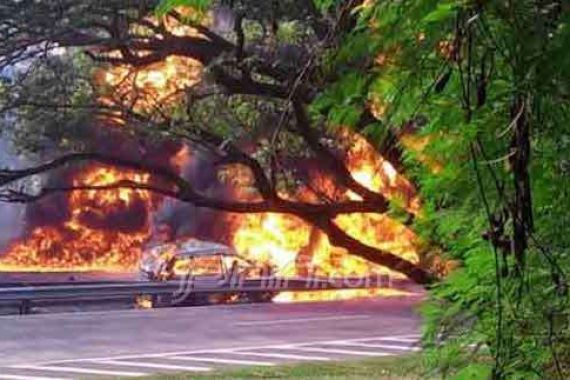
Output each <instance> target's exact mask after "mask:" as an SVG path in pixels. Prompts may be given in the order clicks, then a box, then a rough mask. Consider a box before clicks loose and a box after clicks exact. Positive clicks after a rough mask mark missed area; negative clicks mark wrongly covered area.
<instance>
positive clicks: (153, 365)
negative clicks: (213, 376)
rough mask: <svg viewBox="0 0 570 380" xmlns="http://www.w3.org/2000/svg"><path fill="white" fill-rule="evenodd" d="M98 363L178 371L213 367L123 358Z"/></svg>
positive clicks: (200, 370) (203, 370) (205, 369)
mask: <svg viewBox="0 0 570 380" xmlns="http://www.w3.org/2000/svg"><path fill="white" fill-rule="evenodd" d="M98 363H101V364H110V365H119V366H130V367H142V368H155V369H174V370H178V371H198V372H207V371H211V370H212V369H211V368H209V367H189V366H181V365H170V364H158V363H137V362H126V361H121V360H104V361H100V362H98Z"/></svg>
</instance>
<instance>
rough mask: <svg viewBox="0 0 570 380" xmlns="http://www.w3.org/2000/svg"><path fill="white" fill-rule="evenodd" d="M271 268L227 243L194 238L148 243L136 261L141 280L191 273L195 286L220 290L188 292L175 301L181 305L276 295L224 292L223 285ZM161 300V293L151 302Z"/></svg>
mask: <svg viewBox="0 0 570 380" xmlns="http://www.w3.org/2000/svg"><path fill="white" fill-rule="evenodd" d="M273 271H274V268H272V267H269V266H259V265H257V264H256V263H255V262H253V261H251V260H248V259H247V258H244V257H242V256H240V255H238V254H237V252H235V250H233V249H232V248H231V247H228V246H226V245H223V244H220V243H214V242H209V241H202V240H196V239H187V240H182V241H178V242H172V243H163V244H156V245H153V246H150V247H148V248H147V249H145V250H143V253H142V257H141V264H140V274H141V277H142V279H143V280H147V281H175V280H178V281H183V280H184V279H188V278H189V277H191V278H192V281H193V283H194V284H197V285H198V286H199V285H200V283H202V284H209V285H210V286H217V287H220V293H213V294H209V295H205V294H198V293H193V292H189V293H188V294H186V295H185V299H184V300H182V301H181V300H178V301H177V304H181V305H204V304H210V303H221V302H230V301H238V302H240V301H242V302H270V301H271V299H272V298H273V297H274V296H275V295H276V293H275V292H270V291H266V292H241V291H236V292H228V291H227V285H228V284H232V283H233V284H237V283H238V280H240V279H241V280H247V279H259V278H262V277H269V276H271V275H272V274H273ZM224 285H226V286H225V289H223V288H224ZM222 290H223V291H222ZM164 303H165V300H164V297H163V298H162V299H156V298H154V299H153V306H154V305H158V304H164ZM166 303H169V301H166Z"/></svg>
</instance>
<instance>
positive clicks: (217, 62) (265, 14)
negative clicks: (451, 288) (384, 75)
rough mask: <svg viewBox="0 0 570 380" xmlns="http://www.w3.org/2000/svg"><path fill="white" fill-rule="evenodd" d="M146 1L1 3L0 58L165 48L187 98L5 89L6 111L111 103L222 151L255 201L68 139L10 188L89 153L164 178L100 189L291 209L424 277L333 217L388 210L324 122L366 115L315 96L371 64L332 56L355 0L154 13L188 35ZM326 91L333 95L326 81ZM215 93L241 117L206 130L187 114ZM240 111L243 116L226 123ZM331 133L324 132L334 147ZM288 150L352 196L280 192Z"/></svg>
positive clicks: (140, 54)
mask: <svg viewBox="0 0 570 380" xmlns="http://www.w3.org/2000/svg"><path fill="white" fill-rule="evenodd" d="M176 5H190V6H194V8H193V9H194V12H192V13H191V14H183V13H181V12H180V11H179V9H177V8H174V6H176ZM307 5H308V6H307ZM156 6H157V4H156V3H155V2H149V1H112V2H108V3H105V4H101V3H100V2H98V1H87V0H85V1H81V2H75V1H64V2H63V3H62V2H58V3H52V2H44V3H41V4H36V3H35V2H33V1H13V2H12V1H9V2H5V3H4V4H2V5H0V17H1V20H2V26H1V29H2V30H3V31H4V32H5V33H6V35H7V36H8V38H6V39H4V40H3V42H2V43H1V45H0V56H1V58H0V64H1V65H2V66H3V67H11V66H13V65H16V64H29V62H30V60H32V59H38V58H40V59H42V58H43V60H44V62H50V61H53V56H50V55H49V54H46V52H47V51H50V50H52V49H61V48H68V49H78V48H79V49H81V51H82V52H84V53H85V54H87V55H88V56H89V57H90V58H91V60H92V61H93V62H94V63H96V64H99V65H112V66H126V67H129V68H133V69H136V68H142V67H148V66H149V65H152V64H155V63H157V62H161V61H163V60H164V59H165V58H166V57H169V56H173V55H176V56H183V57H188V58H191V59H192V60H194V61H197V62H199V63H200V65H202V66H203V67H204V71H205V73H204V78H205V80H203V81H202V82H201V83H200V85H199V86H194V87H193V88H192V93H191V94H189V96H187V101H186V102H185V103H184V104H182V105H179V106H177V107H175V108H176V109H174V110H169V112H163V109H161V107H160V104H158V103H159V102H157V104H153V106H152V107H142V108H141V109H137V107H133V104H132V103H130V104H129V105H128V106H126V107H125V104H123V103H121V102H118V103H113V104H112V105H105V106H104V107H101V106H100V105H96V104H95V103H94V102H93V98H94V95H93V94H90V93H89V91H87V95H86V96H83V97H79V99H77V98H73V99H70V100H69V101H67V102H62V101H56V102H53V101H52V102H50V101H42V102H37V100H35V99H34V96H36V95H35V93H34V92H33V91H32V92H30V91H28V92H27V93H26V94H28V96H21V95H18V96H12V97H10V96H8V101H6V106H5V107H4V108H5V109H10V110H11V111H12V112H14V110H16V109H19V110H28V112H30V111H29V110H31V109H41V110H42V112H46V110H52V111H53V112H55V113H56V114H59V111H61V110H62V109H72V110H74V111H73V112H70V115H77V113H76V112H77V110H85V109H89V110H90V111H96V112H106V113H110V112H111V113H112V112H120V114H121V116H122V117H123V118H125V120H127V121H128V122H129V125H130V127H131V128H132V129H133V130H134V131H135V132H136V133H139V134H142V135H145V136H150V135H152V136H154V137H156V136H157V135H160V136H164V135H166V136H167V137H168V138H176V139H184V140H186V141H191V142H192V143H193V144H198V145H200V146H202V147H203V148H206V149H208V150H209V151H210V152H212V153H214V154H216V155H218V156H221V157H220V158H221V159H222V161H223V163H224V164H226V165H227V164H240V165H244V166H246V167H248V168H249V170H250V171H251V173H252V175H253V177H254V185H255V188H256V190H257V193H258V197H257V198H256V199H255V200H254V201H250V202H243V201H226V200H222V199H216V198H211V197H209V196H207V195H204V194H201V193H200V192H199V191H197V190H196V189H195V188H194V187H193V186H192V184H191V183H189V182H188V181H186V180H184V179H183V178H182V177H181V176H179V175H177V174H175V173H174V172H173V171H171V170H169V168H166V167H164V166H160V165H154V164H152V163H151V162H148V161H142V162H141V161H140V160H138V159H137V158H138V157H131V158H125V157H116V156H113V155H111V154H108V153H103V152H95V153H91V152H88V151H87V152H86V149H85V146H82V145H81V144H72V147H73V148H75V149H72V151H71V152H69V148H68V153H67V154H63V155H61V156H60V157H58V158H56V159H54V160H51V161H49V162H46V163H44V164H42V165H38V166H37V167H33V168H29V169H25V170H4V171H2V172H1V173H0V178H1V181H0V183H1V184H2V185H4V186H7V185H12V184H14V183H17V182H18V181H20V180H22V179H25V178H28V177H30V176H33V175H36V174H40V173H43V172H46V171H50V170H54V169H56V168H58V167H62V166H66V165H70V164H75V163H79V162H85V161H96V162H100V163H104V164H107V165H113V166H119V167H123V168H129V169H133V170H137V171H142V172H146V173H150V174H152V175H153V176H154V177H156V178H159V179H160V180H161V186H158V185H153V186H150V185H147V184H140V183H133V182H127V181H121V182H120V183H116V184H113V185H111V186H110V187H128V188H143V189H147V190H149V191H154V192H157V193H160V194H163V195H166V196H170V197H174V198H177V199H179V200H182V201H184V202H190V203H193V204H194V205H196V206H198V207H208V208H213V209H218V210H223V211H229V212H237V213H251V212H278V213H287V214H292V215H295V216H298V217H299V218H301V219H303V220H305V221H306V222H308V223H309V224H311V225H313V226H315V227H317V228H319V229H321V230H322V231H323V232H324V233H325V234H327V235H328V237H329V239H330V241H331V243H332V244H333V245H336V246H340V247H343V248H346V249H347V250H348V251H350V252H351V253H352V254H355V255H358V256H361V257H363V258H365V259H367V260H369V261H372V262H375V263H379V264H381V265H384V266H386V267H388V268H391V269H394V270H396V271H399V272H402V273H404V274H405V275H407V276H408V277H410V278H411V279H413V280H415V281H417V282H418V283H422V284H427V283H430V282H432V281H433V280H434V279H435V276H434V274H432V273H430V272H429V271H428V270H427V269H425V268H422V267H420V266H417V265H414V264H412V263H411V262H408V261H406V260H404V259H402V258H400V257H398V256H397V255H395V254H393V253H391V252H388V251H385V250H381V249H378V248H375V247H371V246H368V245H366V244H364V243H362V242H360V241H358V240H357V239H355V238H354V237H352V236H350V235H349V234H348V233H346V232H345V231H343V230H342V229H341V228H340V227H339V226H338V225H337V224H336V223H335V221H334V219H335V218H336V217H337V216H339V215H345V214H350V213H377V214H382V213H386V212H388V211H389V204H390V202H389V200H388V198H387V195H386V194H381V193H378V192H375V191H372V190H370V189H369V188H367V187H366V186H364V185H362V184H361V183H359V182H358V181H356V180H355V179H354V178H353V176H352V175H351V173H350V172H349V170H348V169H347V167H346V165H345V162H344V160H343V158H342V154H343V149H344V148H345V146H344V145H346V144H350V141H349V140H347V139H346V138H344V141H341V140H343V137H342V136H343V135H342V134H341V133H339V130H338V129H335V128H334V125H341V124H342V125H348V126H353V127H354V128H356V129H358V130H361V131H362V130H364V129H365V128H366V127H367V126H369V125H370V124H373V123H375V122H376V119H375V118H374V117H373V116H372V113H371V111H370V110H369V109H367V108H366V107H364V105H360V106H358V107H357V106H356V105H355V104H346V112H345V111H342V112H340V114H342V115H341V117H340V118H339V119H338V120H330V119H328V118H327V114H328V113H329V112H333V111H335V110H336V111H339V110H340V109H339V107H338V106H337V105H334V104H333V105H332V108H331V106H330V105H329V104H327V103H330V101H327V100H326V97H322V99H321V100H320V101H317V102H315V99H317V97H318V95H319V94H320V93H322V92H323V91H324V90H325V89H326V88H327V87H328V86H329V85H330V84H331V83H334V82H335V81H336V80H337V79H338V78H339V75H341V74H342V71H343V70H346V69H354V68H355V67H351V65H357V66H358V68H359V69H369V68H371V67H372V65H373V64H374V62H373V60H371V59H369V58H368V59H357V60H354V59H353V60H351V62H346V63H343V62H342V57H340V58H339V57H337V56H336V54H337V53H338V51H339V49H338V48H339V46H340V43H341V41H343V40H344V39H345V37H346V36H347V35H349V33H351V32H352V31H353V30H354V28H355V27H356V26H357V18H358V16H357V14H356V13H355V12H356V11H357V10H358V7H360V6H362V2H361V1H348V2H341V3H339V4H338V5H333V4H330V6H328V5H326V4H321V6H322V7H321V8H320V9H319V8H318V7H317V6H315V5H313V3H311V2H309V3H307V2H305V1H285V2H263V3H259V2H252V1H232V2H224V1H220V2H212V3H210V2H204V1H179V2H164V3H163V4H162V6H161V7H160V8H159V12H163V13H164V14H166V13H168V15H169V16H168V17H171V18H172V19H174V20H176V22H179V23H181V24H186V25H189V26H190V27H192V28H193V29H194V30H195V33H190V34H184V35H179V34H177V33H173V32H172V31H169V30H168V28H166V27H165V26H164V24H161V23H155V22H152V21H149V18H148V16H149V15H152V14H153V13H152V12H154V9H155V7H156ZM206 6H208V7H210V8H211V9H213V13H212V14H213V16H212V17H213V22H212V23H211V26H210V27H206V26H204V24H203V23H201V22H200V18H201V17H204V14H203V13H201V10H202V9H205V8H204V7H206ZM47 20H49V21H47ZM354 79H356V82H355V83H354V84H353V86H352V87H351V89H350V90H348V92H346V93H345V94H341V96H346V97H348V98H351V97H353V98H354V100H356V99H359V100H360V99H362V97H363V96H365V92H366V91H367V90H368V88H367V86H368V85H367V84H366V83H364V82H362V78H354ZM21 83H22V82H18V84H21ZM74 83H76V82H74ZM9 93H10V91H9ZM14 93H16V92H14ZM72 93H74V94H76V93H77V91H72ZM18 94H21V92H19V93H18ZM30 95H31V96H30ZM327 95H331V96H333V97H334V96H335V94H334V91H330V92H327ZM220 102H222V103H224V102H225V104H227V102H234V104H236V102H237V103H239V104H240V107H239V110H243V109H245V110H246V114H247V116H248V117H246V118H245V120H244V118H241V119H237V118H232V120H231V121H230V122H228V121H227V120H223V118H221V117H211V116H210V117H211V119H212V120H211V122H210V125H208V126H206V127H204V125H201V124H200V123H197V122H195V120H192V118H191V117H189V116H191V115H194V114H196V113H197V112H200V111H202V113H201V115H216V113H215V107H216V106H218V105H219V104H220ZM313 103H314V104H313ZM352 103H355V102H354V101H353V102H352ZM149 108H152V110H151V109H149ZM341 108H342V107H341ZM181 110H182V111H181ZM239 110H238V111H239ZM247 110H249V111H247ZM234 113H235V112H234ZM44 115H45V114H44ZM232 116H235V115H232ZM236 119H237V120H238V121H239V123H235V121H236ZM268 120H273V121H274V122H275V123H273V124H272V128H270V129H267V121H268ZM263 121H265V123H266V130H265V131H264V134H265V136H271V138H269V139H267V138H265V139H261V140H259V141H258V143H259V145H260V149H258V151H257V152H254V153H255V154H253V153H252V152H247V151H246V150H244V148H243V147H242V146H240V144H239V143H238V142H237V140H238V139H239V138H241V137H243V136H244V135H246V134H247V133H250V134H251V132H252V130H253V129H254V127H256V126H257V127H258V126H259V125H262V124H263ZM333 122H334V124H333ZM149 125H152V127H149ZM236 125H237V126H236ZM331 125H332V126H333V127H331ZM386 136H389V137H390V138H386V139H384V142H385V143H386V144H379V146H380V148H379V150H380V151H385V152H386V153H387V154H386V156H387V157H391V158H392V159H393V160H394V162H396V160H397V159H398V158H399V156H398V151H399V150H398V149H396V148H395V146H394V143H395V141H396V140H397V139H396V137H395V134H394V133H391V132H388V133H387V134H386ZM327 141H329V142H332V146H331V144H330V143H327ZM335 145H336V146H335ZM285 151H286V152H287V155H288V156H289V159H290V160H291V161H294V160H295V158H296V157H300V156H307V155H309V156H310V157H313V158H315V159H316V161H318V162H319V164H320V165H321V169H322V170H324V171H326V172H328V173H329V174H330V175H332V176H333V177H334V178H335V180H336V182H337V184H338V188H339V189H345V191H342V192H343V193H344V192H346V191H351V192H353V193H354V194H356V195H357V196H358V199H347V198H340V199H321V200H320V201H317V202H314V201H302V200H291V198H287V197H284V196H283V195H282V194H283V192H284V191H285V192H286V190H287V189H286V186H285V185H284V183H286V182H287V181H284V180H283V178H291V177H292V176H294V171H291V170H288V169H287V167H286V165H283V164H282V162H280V160H281V157H282V152H285ZM108 187H109V186H106V187H104V188H108ZM91 188H92V187H90V189H91ZM85 189H86V188H85V187H77V186H76V187H49V188H44V189H43V190H41V191H40V192H39V193H26V192H24V191H20V190H16V189H14V188H13V187H12V188H11V189H9V190H8V191H6V192H5V193H4V196H3V198H4V199H5V200H8V201H17V202H31V201H35V200H38V199H40V198H42V197H45V196H47V195H50V194H53V193H55V192H68V191H79V190H85ZM404 208H406V207H405V205H404Z"/></svg>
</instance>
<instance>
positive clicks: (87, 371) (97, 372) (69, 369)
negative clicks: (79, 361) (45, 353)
mask: <svg viewBox="0 0 570 380" xmlns="http://www.w3.org/2000/svg"><path fill="white" fill-rule="evenodd" d="M12 368H20V369H36V370H39V371H53V372H73V373H84V374H89V375H110V376H125V377H140V376H148V373H142V372H123V371H107V370H102V369H91V368H77V367H47V366H29V365H25V366H24V365H23V366H13V367H12Z"/></svg>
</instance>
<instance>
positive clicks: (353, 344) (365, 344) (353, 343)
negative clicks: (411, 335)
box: [331, 341, 420, 351]
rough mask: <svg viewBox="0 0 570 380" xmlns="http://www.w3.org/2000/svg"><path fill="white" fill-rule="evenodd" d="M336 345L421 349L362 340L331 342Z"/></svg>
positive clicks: (404, 349) (408, 349)
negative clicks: (363, 341)
mask: <svg viewBox="0 0 570 380" xmlns="http://www.w3.org/2000/svg"><path fill="white" fill-rule="evenodd" d="M331 344H332V345H335V346H355V347H366V348H388V349H392V350H403V351H419V350H420V348H419V347H411V346H393V345H390V344H374V343H361V342H350V341H345V342H335V343H331Z"/></svg>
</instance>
